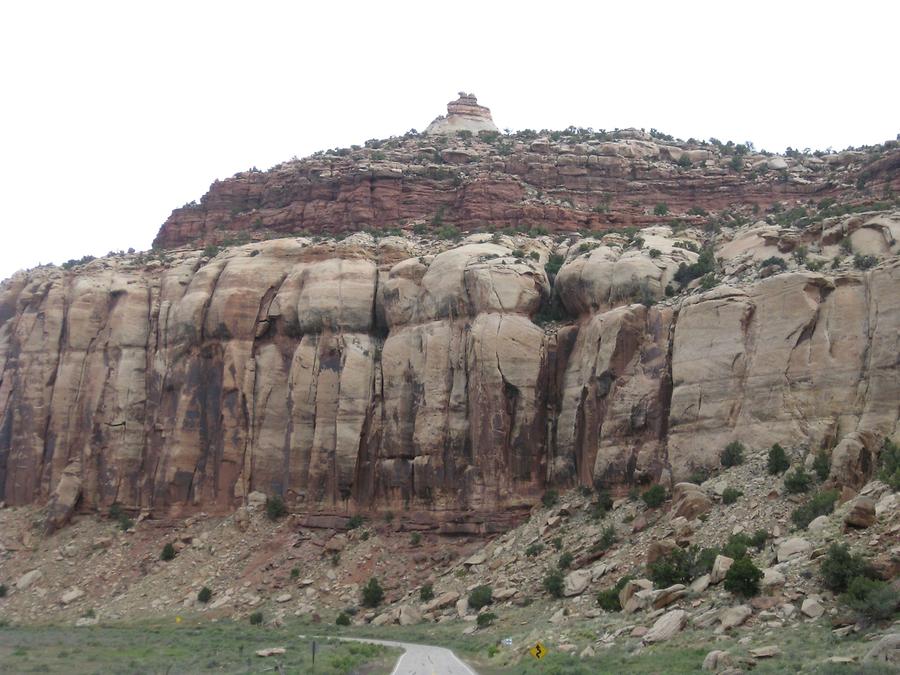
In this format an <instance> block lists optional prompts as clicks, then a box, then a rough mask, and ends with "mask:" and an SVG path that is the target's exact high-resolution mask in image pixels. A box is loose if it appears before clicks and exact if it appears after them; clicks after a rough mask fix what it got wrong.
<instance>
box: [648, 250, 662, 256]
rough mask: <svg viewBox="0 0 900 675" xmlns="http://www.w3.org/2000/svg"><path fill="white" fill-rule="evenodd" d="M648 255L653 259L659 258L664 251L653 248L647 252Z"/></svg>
mask: <svg viewBox="0 0 900 675" xmlns="http://www.w3.org/2000/svg"><path fill="white" fill-rule="evenodd" d="M647 254H648V255H649V256H650V257H651V258H658V257H659V256H661V255H662V251H660V250H659V249H658V248H651V249H650V250H649V251H647Z"/></svg>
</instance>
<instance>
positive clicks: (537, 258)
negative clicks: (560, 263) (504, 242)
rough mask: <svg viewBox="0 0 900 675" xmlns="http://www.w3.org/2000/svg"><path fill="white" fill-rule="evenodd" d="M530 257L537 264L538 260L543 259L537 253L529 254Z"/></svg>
mask: <svg viewBox="0 0 900 675" xmlns="http://www.w3.org/2000/svg"><path fill="white" fill-rule="evenodd" d="M528 257H529V258H531V259H532V260H534V261H535V262H537V261H538V260H540V259H541V254H540V253H538V252H537V251H532V252H531V253H529V254H528Z"/></svg>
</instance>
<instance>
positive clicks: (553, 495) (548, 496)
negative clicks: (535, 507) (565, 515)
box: [541, 488, 559, 509]
mask: <svg viewBox="0 0 900 675" xmlns="http://www.w3.org/2000/svg"><path fill="white" fill-rule="evenodd" d="M558 500H559V493H558V492H557V491H556V490H554V489H552V488H551V489H549V490H547V491H546V492H545V493H544V496H543V497H541V504H543V505H544V506H546V507H547V508H548V509H549V508H550V507H551V506H555V505H556V502H557V501H558Z"/></svg>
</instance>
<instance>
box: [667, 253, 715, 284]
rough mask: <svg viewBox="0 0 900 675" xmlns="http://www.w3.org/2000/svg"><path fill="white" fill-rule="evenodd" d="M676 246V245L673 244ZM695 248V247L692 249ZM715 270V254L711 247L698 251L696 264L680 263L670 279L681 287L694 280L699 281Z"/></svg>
mask: <svg viewBox="0 0 900 675" xmlns="http://www.w3.org/2000/svg"><path fill="white" fill-rule="evenodd" d="M681 243H682V244H689V243H690V242H681ZM675 245H676V246H677V243H676V244H675ZM681 248H688V247H687V246H682V247H681ZM694 248H696V247H694ZM715 269H716V254H715V250H714V249H713V248H712V247H708V248H704V249H703V250H702V251H700V257H699V258H697V262H695V263H693V264H691V265H688V264H687V263H681V264H680V265H679V266H678V270H677V271H676V272H675V274H674V276H673V277H672V278H673V279H674V280H675V281H677V282H678V283H679V284H681V285H682V286H685V285H687V284H689V283H690V282H691V281H693V280H694V279H699V278H700V277H702V276H706V275H707V274H709V273H710V272H714V271H715Z"/></svg>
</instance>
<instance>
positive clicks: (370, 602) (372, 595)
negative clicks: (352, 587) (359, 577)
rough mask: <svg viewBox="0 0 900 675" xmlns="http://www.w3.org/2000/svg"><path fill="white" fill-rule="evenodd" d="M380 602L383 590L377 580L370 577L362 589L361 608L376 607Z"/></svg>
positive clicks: (382, 597)
mask: <svg viewBox="0 0 900 675" xmlns="http://www.w3.org/2000/svg"><path fill="white" fill-rule="evenodd" d="M382 600H384V589H383V588H382V587H381V584H380V583H378V579H376V578H375V577H372V578H371V579H369V581H368V582H366V585H365V586H363V589H362V604H363V607H378V605H380V604H381V601H382Z"/></svg>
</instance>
